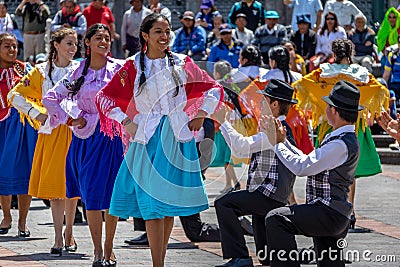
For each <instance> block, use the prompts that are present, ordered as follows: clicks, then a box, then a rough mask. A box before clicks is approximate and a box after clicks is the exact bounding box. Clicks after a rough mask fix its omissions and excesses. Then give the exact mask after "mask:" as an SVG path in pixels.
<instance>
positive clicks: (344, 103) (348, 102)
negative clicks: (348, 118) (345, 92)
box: [329, 94, 358, 109]
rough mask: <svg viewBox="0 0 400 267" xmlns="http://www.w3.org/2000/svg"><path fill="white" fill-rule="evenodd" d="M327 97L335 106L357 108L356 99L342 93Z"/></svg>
mask: <svg viewBox="0 0 400 267" xmlns="http://www.w3.org/2000/svg"><path fill="white" fill-rule="evenodd" d="M329 98H330V99H331V100H332V102H333V103H334V104H335V105H336V106H337V107H339V108H340V107H342V108H345V109H357V108H358V100H356V99H351V98H348V97H345V96H342V95H337V94H334V95H330V96H329Z"/></svg>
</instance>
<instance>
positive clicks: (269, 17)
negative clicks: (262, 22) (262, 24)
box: [265, 16, 279, 19]
mask: <svg viewBox="0 0 400 267" xmlns="http://www.w3.org/2000/svg"><path fill="white" fill-rule="evenodd" d="M265 18H266V19H279V16H266V17H265Z"/></svg>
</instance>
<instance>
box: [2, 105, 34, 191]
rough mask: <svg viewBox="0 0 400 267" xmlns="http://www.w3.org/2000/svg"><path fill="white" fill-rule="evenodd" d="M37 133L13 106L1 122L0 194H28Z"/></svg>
mask: <svg viewBox="0 0 400 267" xmlns="http://www.w3.org/2000/svg"><path fill="white" fill-rule="evenodd" d="M36 140H37V133H36V131H35V130H34V129H33V128H32V127H31V126H30V125H29V124H28V123H26V124H25V125H23V124H22V123H21V121H20V115H19V113H18V111H17V110H16V109H15V108H11V114H10V117H8V118H7V119H5V120H4V121H1V122H0V170H1V171H0V195H19V194H27V193H28V187H29V177H30V174H31V168H32V160H33V153H34V150H35V146H36Z"/></svg>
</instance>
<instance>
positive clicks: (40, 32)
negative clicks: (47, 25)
mask: <svg viewBox="0 0 400 267" xmlns="http://www.w3.org/2000/svg"><path fill="white" fill-rule="evenodd" d="M44 32H45V31H37V32H24V33H25V34H42V33H44Z"/></svg>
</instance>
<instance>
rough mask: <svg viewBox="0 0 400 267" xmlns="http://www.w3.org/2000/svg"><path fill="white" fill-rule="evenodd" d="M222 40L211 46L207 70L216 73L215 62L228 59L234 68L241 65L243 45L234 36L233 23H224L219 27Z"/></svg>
mask: <svg viewBox="0 0 400 267" xmlns="http://www.w3.org/2000/svg"><path fill="white" fill-rule="evenodd" d="M219 32H220V34H221V40H220V41H219V42H218V43H216V44H215V45H214V46H213V47H211V51H210V55H209V56H208V61H207V71H208V72H209V73H214V63H215V62H217V61H220V60H226V61H228V62H229V63H230V64H231V66H232V67H233V68H237V67H238V66H239V54H240V50H241V49H242V47H243V45H242V43H241V42H237V41H235V40H234V39H233V38H232V27H231V25H229V24H227V23H224V24H222V25H221V26H220V27H219Z"/></svg>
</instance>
